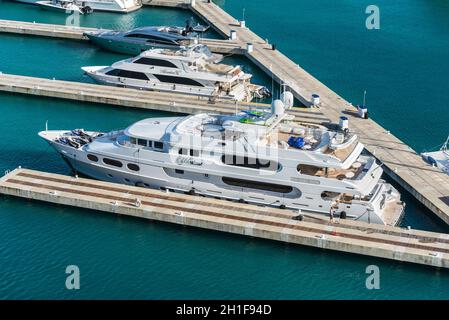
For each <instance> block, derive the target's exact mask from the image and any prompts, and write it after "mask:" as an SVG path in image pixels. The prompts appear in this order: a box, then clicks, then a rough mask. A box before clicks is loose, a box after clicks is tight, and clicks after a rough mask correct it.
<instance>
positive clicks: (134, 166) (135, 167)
mask: <svg viewBox="0 0 449 320" xmlns="http://www.w3.org/2000/svg"><path fill="white" fill-rule="evenodd" d="M127 167H128V169H129V170H131V171H139V170H140V168H139V166H138V165H137V164H134V163H128V165H127Z"/></svg>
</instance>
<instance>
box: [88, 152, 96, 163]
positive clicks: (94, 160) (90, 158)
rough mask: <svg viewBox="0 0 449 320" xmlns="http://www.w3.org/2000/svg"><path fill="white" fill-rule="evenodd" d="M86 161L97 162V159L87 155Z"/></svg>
mask: <svg viewBox="0 0 449 320" xmlns="http://www.w3.org/2000/svg"><path fill="white" fill-rule="evenodd" d="M87 159H89V160H90V161H93V162H98V157H97V156H95V155H93V154H90V153H89V154H88V155H87Z"/></svg>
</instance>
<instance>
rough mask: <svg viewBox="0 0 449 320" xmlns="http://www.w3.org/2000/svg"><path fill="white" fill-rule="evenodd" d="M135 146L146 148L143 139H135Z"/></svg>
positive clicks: (145, 141)
mask: <svg viewBox="0 0 449 320" xmlns="http://www.w3.org/2000/svg"><path fill="white" fill-rule="evenodd" d="M137 144H138V145H139V146H142V147H146V146H147V140H144V139H137Z"/></svg>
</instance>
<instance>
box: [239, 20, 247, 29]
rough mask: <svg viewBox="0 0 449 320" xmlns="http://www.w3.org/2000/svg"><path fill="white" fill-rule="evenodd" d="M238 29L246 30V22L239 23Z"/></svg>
mask: <svg viewBox="0 0 449 320" xmlns="http://www.w3.org/2000/svg"><path fill="white" fill-rule="evenodd" d="M240 27H241V28H246V21H245V20H242V21H240Z"/></svg>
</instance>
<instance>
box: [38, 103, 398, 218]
mask: <svg viewBox="0 0 449 320" xmlns="http://www.w3.org/2000/svg"><path fill="white" fill-rule="evenodd" d="M39 135H40V136H41V137H42V138H44V139H45V140H46V141H47V142H48V143H49V144H50V145H52V146H53V147H54V148H55V149H56V150H57V151H58V152H59V153H60V154H61V155H62V157H63V159H64V160H66V161H67V163H68V164H69V165H70V167H71V168H72V169H73V170H74V171H75V172H79V173H82V174H84V175H87V176H90V177H93V178H96V179H99V180H105V181H111V182H116V183H123V184H128V185H136V186H141V187H147V188H156V189H162V190H169V191H173V192H186V193H190V194H198V195H203V196H211V197H216V198H217V197H218V198H223V199H230V200H235V201H244V202H248V203H255V204H259V205H267V206H275V207H280V208H291V209H296V210H303V211H308V212H316V213H323V214H328V213H329V210H330V208H331V206H332V207H334V208H338V209H336V214H337V215H338V216H339V217H340V218H346V219H353V220H359V221H366V222H371V223H378V224H388V225H396V224H397V223H398V222H399V220H400V218H401V216H402V213H403V209H404V203H403V202H401V200H400V194H399V193H398V191H397V190H396V189H395V188H394V187H393V186H391V185H390V184H388V183H386V182H385V181H383V180H381V175H382V172H383V170H382V168H381V167H380V166H379V165H378V164H377V163H376V160H375V158H373V157H372V156H367V155H362V150H363V149H364V146H363V145H362V144H361V143H360V142H359V141H358V138H357V136H356V135H353V134H351V133H348V132H346V133H344V132H341V131H330V130H329V129H327V128H325V127H323V126H318V125H304V124H299V123H298V122H295V121H294V116H291V115H288V114H286V113H285V112H284V104H283V103H282V102H281V101H280V100H276V101H274V102H273V105H272V109H271V110H263V111H261V110H258V111H256V110H253V111H245V112H241V113H239V114H237V115H212V114H197V115H189V116H182V117H164V118H151V119H145V120H141V121H139V122H137V123H134V124H132V125H131V126H129V127H128V128H126V129H124V130H120V131H114V132H110V133H106V134H103V133H98V132H90V131H84V130H82V129H76V130H72V131H70V130H69V131H68V130H45V131H42V132H40V133H39Z"/></svg>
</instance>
